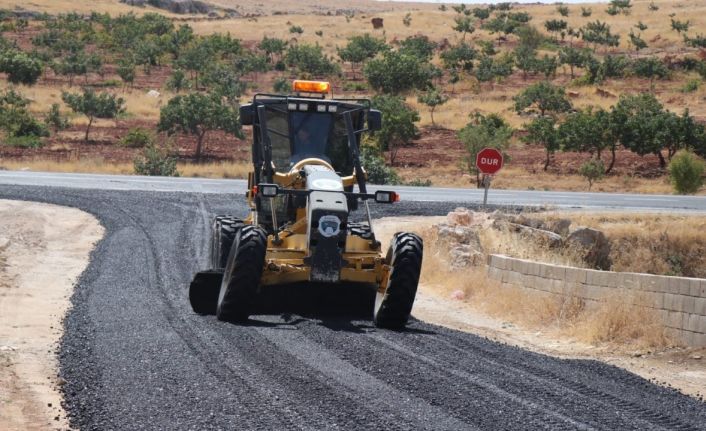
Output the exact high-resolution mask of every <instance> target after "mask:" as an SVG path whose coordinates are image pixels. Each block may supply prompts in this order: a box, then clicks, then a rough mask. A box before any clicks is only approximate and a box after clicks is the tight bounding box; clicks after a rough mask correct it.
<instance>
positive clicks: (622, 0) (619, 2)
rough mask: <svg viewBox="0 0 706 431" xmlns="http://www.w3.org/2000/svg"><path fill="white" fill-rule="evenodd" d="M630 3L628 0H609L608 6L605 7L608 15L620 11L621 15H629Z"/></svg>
mask: <svg viewBox="0 0 706 431" xmlns="http://www.w3.org/2000/svg"><path fill="white" fill-rule="evenodd" d="M631 8H632V4H630V0H610V6H608V9H606V12H607V13H608V15H617V14H619V13H621V12H622V14H623V15H630V9H631Z"/></svg>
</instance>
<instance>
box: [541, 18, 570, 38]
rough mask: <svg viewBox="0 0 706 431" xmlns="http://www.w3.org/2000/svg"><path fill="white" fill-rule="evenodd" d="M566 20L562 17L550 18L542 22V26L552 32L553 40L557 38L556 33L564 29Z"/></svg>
mask: <svg viewBox="0 0 706 431" xmlns="http://www.w3.org/2000/svg"><path fill="white" fill-rule="evenodd" d="M566 26H567V22H566V21H564V20H563V19H550V20H548V21H545V22H544V28H546V29H547V31H548V32H550V33H554V40H557V39H558V38H557V34H559V33H561V32H563V31H564V30H566Z"/></svg>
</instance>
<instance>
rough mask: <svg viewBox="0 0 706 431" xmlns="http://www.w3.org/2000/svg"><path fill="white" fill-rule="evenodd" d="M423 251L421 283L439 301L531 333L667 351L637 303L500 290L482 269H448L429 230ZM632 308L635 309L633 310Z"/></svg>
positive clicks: (651, 315) (444, 252)
mask: <svg viewBox="0 0 706 431" xmlns="http://www.w3.org/2000/svg"><path fill="white" fill-rule="evenodd" d="M422 236H423V237H424V242H425V244H427V246H426V247H425V254H424V263H423V268H422V283H424V284H425V285H427V286H429V287H430V288H431V289H433V290H435V291H437V292H439V293H441V294H442V295H443V296H444V297H454V298H457V299H463V300H465V301H467V302H468V303H469V305H471V306H472V307H474V308H476V309H478V310H479V311H481V312H483V313H486V314H489V315H491V316H494V317H496V318H499V319H502V320H504V321H509V322H512V323H514V324H517V325H520V326H523V327H526V328H529V329H532V330H541V331H547V332H550V333H552V334H554V335H556V336H569V337H572V338H574V339H576V340H579V341H583V342H587V343H591V344H595V345H602V344H609V345H611V346H614V347H618V348H624V349H634V348H636V347H638V348H662V347H666V346H670V345H673V344H674V343H673V341H672V340H671V339H670V338H669V337H668V336H667V335H666V332H665V328H664V326H663V325H662V323H661V322H660V320H659V316H658V314H657V312H656V311H655V310H653V309H651V308H648V307H644V306H641V305H639V304H643V302H641V301H642V299H641V298H639V297H635V296H633V295H630V294H627V293H625V292H621V294H620V295H616V296H612V297H608V298H604V300H602V301H599V302H594V303H587V301H584V300H583V299H581V298H579V297H577V296H576V295H572V294H571V292H567V293H566V295H554V294H550V293H547V292H541V291H537V290H532V289H524V288H516V287H509V286H502V285H501V284H500V283H499V282H498V281H496V280H491V279H489V278H488V276H487V270H486V268H484V267H473V268H468V269H453V268H450V267H449V265H448V262H449V259H448V247H449V245H448V244H444V243H443V242H440V241H439V240H438V238H437V237H436V234H435V232H434V230H433V229H427V230H425V231H424V232H423V233H422ZM635 304H638V305H635Z"/></svg>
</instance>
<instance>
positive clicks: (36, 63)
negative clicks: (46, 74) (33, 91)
mask: <svg viewBox="0 0 706 431" xmlns="http://www.w3.org/2000/svg"><path fill="white" fill-rule="evenodd" d="M43 70H44V65H43V64H42V61H41V60H39V59H38V58H37V57H35V56H33V55H29V54H27V53H25V52H22V51H18V50H14V49H10V50H7V51H5V52H4V53H2V54H0V72H3V73H6V74H7V80H8V81H10V82H11V83H13V84H25V85H34V84H36V83H37V80H38V79H39V77H40V76H41V75H42V71H43Z"/></svg>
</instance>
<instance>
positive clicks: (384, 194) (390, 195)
mask: <svg viewBox="0 0 706 431" xmlns="http://www.w3.org/2000/svg"><path fill="white" fill-rule="evenodd" d="M399 201H400V195H398V194H397V193H395V192H388V191H382V190H378V191H376V192H375V202H377V203H379V204H391V203H394V202H399Z"/></svg>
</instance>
